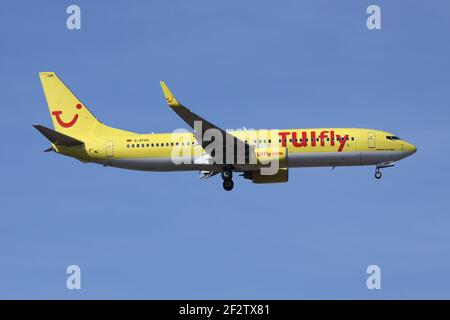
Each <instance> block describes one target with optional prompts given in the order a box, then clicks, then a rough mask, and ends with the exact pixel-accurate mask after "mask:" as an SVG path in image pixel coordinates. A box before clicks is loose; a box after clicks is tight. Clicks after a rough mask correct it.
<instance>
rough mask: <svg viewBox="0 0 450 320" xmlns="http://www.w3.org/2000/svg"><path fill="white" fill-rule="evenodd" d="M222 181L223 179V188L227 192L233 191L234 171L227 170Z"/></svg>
mask: <svg viewBox="0 0 450 320" xmlns="http://www.w3.org/2000/svg"><path fill="white" fill-rule="evenodd" d="M222 179H223V188H224V189H225V190H226V191H231V190H233V187H234V182H233V171H231V169H228V168H227V169H225V170H224V171H222Z"/></svg>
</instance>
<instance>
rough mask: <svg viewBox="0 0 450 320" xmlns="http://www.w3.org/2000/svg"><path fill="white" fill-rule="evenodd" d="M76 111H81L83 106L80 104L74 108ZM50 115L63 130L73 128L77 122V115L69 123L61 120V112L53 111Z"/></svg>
mask: <svg viewBox="0 0 450 320" xmlns="http://www.w3.org/2000/svg"><path fill="white" fill-rule="evenodd" d="M75 107H76V108H77V109H81V108H82V107H83V106H82V105H81V104H79V103H78V104H77V105H76V106H75ZM52 115H53V116H55V119H56V121H57V122H58V124H59V125H60V126H61V127H63V128H70V127H71V126H73V125H74V124H75V123H76V122H77V120H78V113H77V114H75V116H74V117H73V119H72V120H70V121H69V122H65V121H63V120H62V119H61V115H62V111H61V110H59V111H53V112H52Z"/></svg>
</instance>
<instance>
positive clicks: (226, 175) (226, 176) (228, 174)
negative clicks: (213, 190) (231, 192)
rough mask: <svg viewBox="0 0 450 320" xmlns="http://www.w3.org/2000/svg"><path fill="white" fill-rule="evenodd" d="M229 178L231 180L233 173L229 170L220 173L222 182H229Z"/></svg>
mask: <svg viewBox="0 0 450 320" xmlns="http://www.w3.org/2000/svg"><path fill="white" fill-rule="evenodd" d="M231 178H233V171H231V170H225V171H222V179H223V180H227V179H230V180H231Z"/></svg>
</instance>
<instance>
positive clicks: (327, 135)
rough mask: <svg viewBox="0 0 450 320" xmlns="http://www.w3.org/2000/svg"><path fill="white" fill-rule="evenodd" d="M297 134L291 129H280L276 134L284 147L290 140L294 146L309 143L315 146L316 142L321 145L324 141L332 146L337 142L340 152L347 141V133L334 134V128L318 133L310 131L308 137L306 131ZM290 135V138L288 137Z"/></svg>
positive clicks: (303, 145) (299, 146)
mask: <svg viewBox="0 0 450 320" xmlns="http://www.w3.org/2000/svg"><path fill="white" fill-rule="evenodd" d="M298 134H299V136H297V132H295V131H292V132H289V131H280V132H278V135H279V136H280V138H281V145H282V146H283V147H286V145H287V142H288V141H289V142H291V143H292V145H293V146H294V147H296V148H302V147H307V146H308V145H309V143H310V144H311V147H316V146H317V145H318V144H319V145H320V146H321V147H323V146H325V144H326V143H329V144H330V146H332V147H334V146H335V144H336V142H337V144H338V152H342V150H343V149H344V147H345V143H346V142H347V141H348V134H346V135H344V136H341V135H339V134H335V132H334V130H331V131H328V130H325V131H321V132H320V134H319V135H317V133H316V131H310V132H309V137H308V132H306V131H303V132H298ZM289 136H290V138H288V137H289Z"/></svg>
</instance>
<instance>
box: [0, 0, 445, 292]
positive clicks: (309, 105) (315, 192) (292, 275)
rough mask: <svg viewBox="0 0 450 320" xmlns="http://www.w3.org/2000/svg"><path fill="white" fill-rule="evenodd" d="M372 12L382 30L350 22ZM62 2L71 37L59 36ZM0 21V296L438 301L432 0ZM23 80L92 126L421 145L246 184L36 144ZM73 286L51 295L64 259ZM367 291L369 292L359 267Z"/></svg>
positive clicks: (35, 10)
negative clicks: (377, 283) (288, 133)
mask: <svg viewBox="0 0 450 320" xmlns="http://www.w3.org/2000/svg"><path fill="white" fill-rule="evenodd" d="M372 3H374V4H378V5H379V6H380V7H381V12H382V30H378V31H369V30H368V29H367V28H366V18H367V14H366V8H367V6H368V5H369V4H372ZM70 4H78V5H79V6H80V7H81V12H82V18H81V19H82V29H81V30H75V31H70V30H68V29H67V28H66V18H67V14H66V13H65V11H66V7H67V6H68V5H70ZM2 8H3V9H2V10H1V12H0V38H1V39H2V45H1V50H0V57H1V59H0V85H1V88H2V90H1V98H2V111H3V112H2V117H0V127H1V131H2V136H3V140H2V148H1V151H0V152H1V158H2V166H1V169H0V170H1V178H2V181H3V182H2V184H1V187H0V188H1V190H0V191H1V194H2V196H1V199H2V201H1V210H0V211H1V223H0V298H62V299H79V298H86V299H91V298H125V299H129V298H138V299H171V298H176V299H226V298H239V299H300V298H307V299H310V298H319V299H330V298H340V299H345V298H357V299H361V298H363V299H380V298H387V299H391V298H447V299H448V298H450V276H449V274H448V270H450V233H449V231H448V230H449V227H450V212H449V206H448V200H447V197H448V195H449V191H450V190H449V183H448V182H449V178H450V177H449V166H448V159H449V157H450V152H449V147H448V143H447V141H448V136H449V132H448V120H449V116H450V112H449V110H450V109H449V107H450V106H449V104H450V90H449V87H450V78H449V74H450V62H449V61H450V60H449V58H448V57H449V54H450V41H449V38H448V33H449V30H450V19H449V12H450V5H449V3H448V1H443V0H442V1H431V2H430V1H429V2H424V1H374V2H368V1H356V0H354V1H321V0H314V1H312V0H311V1H301V2H300V1H278V2H273V1H271V2H269V1H206V0H202V1H200V0H197V1H164V2H161V1H158V2H156V1H76V2H69V1H39V3H38V2H26V1H14V2H9V3H8V4H4V5H3V7H2ZM39 71H55V72H57V73H58V75H59V76H60V77H61V78H62V79H63V80H64V81H65V82H66V83H67V84H68V85H69V86H70V87H71V89H73V90H74V91H75V92H76V94H77V95H78V96H79V97H80V99H82V101H83V102H84V103H85V104H86V105H87V106H88V107H89V108H90V109H91V110H92V111H93V112H94V114H95V115H96V116H97V117H98V118H99V119H101V120H102V121H103V122H104V123H106V124H109V125H111V126H115V127H119V128H123V129H127V130H131V131H136V132H142V133H144V132H151V131H155V132H164V131H172V130H173V129H175V128H180V127H184V123H183V122H182V120H181V119H179V118H178V117H177V116H176V115H175V114H174V113H173V112H172V111H171V110H170V109H169V108H168V107H167V106H166V104H165V101H164V98H163V96H162V93H161V91H160V87H159V83H158V82H159V80H165V81H166V82H167V83H168V84H169V85H170V86H171V88H172V89H173V91H174V92H175V94H176V95H177V96H178V97H179V98H180V100H182V101H183V102H184V104H185V105H187V106H189V107H190V108H192V109H193V110H195V111H196V112H197V113H198V114H200V115H202V116H204V117H205V118H207V119H209V120H211V121H212V122H213V123H215V124H217V125H219V126H222V127H224V128H238V127H242V126H246V127H248V128H302V127H303V128H308V127H367V128H376V129H381V130H386V131H389V132H393V133H395V134H396V135H398V136H400V137H402V138H404V139H406V140H408V141H410V142H412V143H414V144H415V145H416V146H417V147H418V152H417V153H416V154H415V155H414V156H413V157H410V158H408V159H405V160H403V161H400V162H399V163H398V165H397V166H396V167H394V168H389V169H386V170H385V171H384V176H383V179H382V180H380V181H376V180H375V179H374V178H373V173H374V168H373V167H355V168H337V169H335V170H334V171H332V170H331V169H328V168H318V169H295V170H291V172H290V182H289V183H287V184H280V185H252V184H251V183H250V182H249V181H248V180H243V179H235V189H234V190H233V192H228V193H227V192H225V191H223V189H222V185H221V184H222V183H221V180H220V178H219V177H215V178H212V179H210V180H208V181H199V180H198V179H197V176H198V175H197V173H196V172H187V173H167V174H165V173H145V172H133V171H127V170H119V169H113V168H103V167H101V166H98V165H93V164H82V163H80V162H78V161H76V160H73V159H70V158H65V157H62V156H59V155H57V154H53V153H50V154H49V153H43V152H42V151H43V150H44V149H46V148H47V147H48V143H47V141H46V140H45V139H44V138H43V137H42V136H41V135H40V134H39V133H38V132H36V131H35V130H34V128H33V127H32V126H31V125H32V124H36V123H39V124H42V125H47V126H51V119H50V116H49V113H48V109H47V105H46V102H45V98H44V95H43V92H42V89H41V85H40V82H39V78H38V72H39ZM71 264H77V265H79V266H80V267H81V270H82V290H80V291H76V290H75V291H69V290H67V289H66V286H65V284H66V277H67V275H66V273H65V270H66V267H67V266H68V265H71ZM371 264H377V265H379V266H380V267H381V270H382V280H381V282H382V289H381V290H368V289H367V288H366V278H367V274H366V268H367V266H369V265H371Z"/></svg>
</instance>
